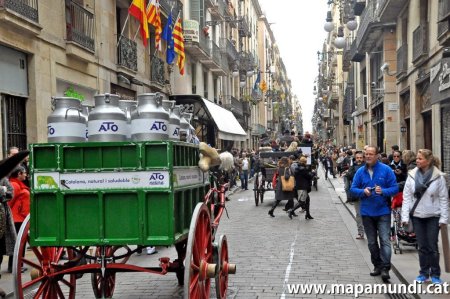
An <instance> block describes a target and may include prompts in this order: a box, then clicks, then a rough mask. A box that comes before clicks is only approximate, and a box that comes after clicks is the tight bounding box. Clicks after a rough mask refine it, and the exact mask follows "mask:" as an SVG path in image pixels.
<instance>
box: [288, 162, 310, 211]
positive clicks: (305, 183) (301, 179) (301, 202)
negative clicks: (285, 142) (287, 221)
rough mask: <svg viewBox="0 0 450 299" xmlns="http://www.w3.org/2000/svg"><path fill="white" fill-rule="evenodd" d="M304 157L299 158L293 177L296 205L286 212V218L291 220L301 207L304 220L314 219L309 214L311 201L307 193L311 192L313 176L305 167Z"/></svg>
mask: <svg viewBox="0 0 450 299" xmlns="http://www.w3.org/2000/svg"><path fill="white" fill-rule="evenodd" d="M306 161H307V159H306V157H301V158H300V160H299V163H298V165H297V166H296V167H295V170H294V176H295V187H296V189H297V190H295V192H297V203H296V204H295V206H294V207H293V208H292V209H289V210H288V216H289V218H291V219H292V216H296V214H295V210H297V209H298V208H300V207H302V208H303V209H304V210H305V212H306V213H305V219H306V220H311V219H314V218H313V217H312V216H311V213H310V210H309V208H310V202H311V199H310V197H309V194H308V193H309V192H311V180H312V177H313V174H312V172H311V170H310V169H308V166H307V165H306Z"/></svg>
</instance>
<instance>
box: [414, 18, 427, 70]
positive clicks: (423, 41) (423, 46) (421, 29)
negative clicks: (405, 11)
mask: <svg viewBox="0 0 450 299" xmlns="http://www.w3.org/2000/svg"><path fill="white" fill-rule="evenodd" d="M428 37H429V35H428V24H427V23H422V24H420V25H419V26H418V27H417V28H416V29H415V30H414V31H413V57H412V62H413V63H414V64H417V63H420V62H421V61H423V60H422V59H423V58H425V59H426V58H427V57H428Z"/></svg>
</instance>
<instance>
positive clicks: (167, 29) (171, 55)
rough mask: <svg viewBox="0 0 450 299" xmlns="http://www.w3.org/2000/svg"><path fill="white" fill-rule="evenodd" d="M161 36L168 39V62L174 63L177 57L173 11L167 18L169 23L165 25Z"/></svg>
mask: <svg viewBox="0 0 450 299" xmlns="http://www.w3.org/2000/svg"><path fill="white" fill-rule="evenodd" d="M161 37H162V39H163V40H165V41H167V50H166V62H167V64H172V62H173V60H174V59H175V50H174V40H173V24H172V12H170V13H169V17H168V18H167V23H166V25H165V26H164V30H163V32H162V35H161Z"/></svg>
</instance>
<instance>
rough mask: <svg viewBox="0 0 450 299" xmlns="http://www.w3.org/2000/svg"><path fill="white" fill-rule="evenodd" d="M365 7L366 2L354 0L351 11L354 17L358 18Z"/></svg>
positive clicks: (364, 0)
mask: <svg viewBox="0 0 450 299" xmlns="http://www.w3.org/2000/svg"><path fill="white" fill-rule="evenodd" d="M365 7H366V0H355V1H353V11H354V13H355V16H360V15H361V14H362V12H363V11H364V8H365Z"/></svg>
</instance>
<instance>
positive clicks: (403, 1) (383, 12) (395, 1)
mask: <svg viewBox="0 0 450 299" xmlns="http://www.w3.org/2000/svg"><path fill="white" fill-rule="evenodd" d="M408 2H409V0H378V5H377V6H378V10H377V11H378V14H377V15H378V16H377V17H378V18H379V19H380V21H381V22H383V23H395V22H397V18H398V16H399V14H400V13H401V11H402V10H403V9H404V8H405V6H406V5H407V4H408Z"/></svg>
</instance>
